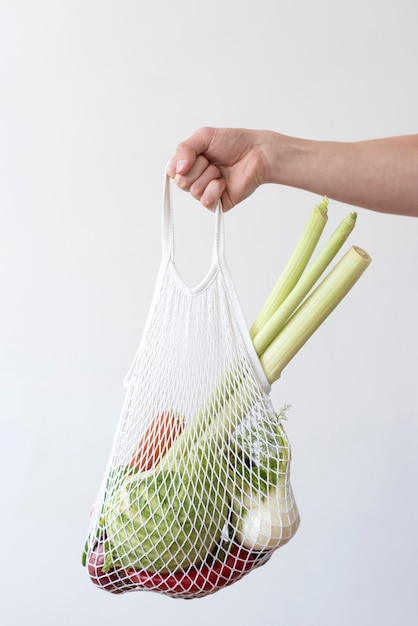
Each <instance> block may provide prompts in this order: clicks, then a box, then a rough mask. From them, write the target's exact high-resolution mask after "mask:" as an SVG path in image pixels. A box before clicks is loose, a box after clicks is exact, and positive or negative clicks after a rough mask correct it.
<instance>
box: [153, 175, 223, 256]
mask: <svg viewBox="0 0 418 626" xmlns="http://www.w3.org/2000/svg"><path fill="white" fill-rule="evenodd" d="M171 184H172V183H171V178H170V177H169V176H168V174H167V172H166V174H165V182H164V196H163V220H162V252H163V258H164V259H166V260H167V261H172V262H174V253H175V241H174V240H175V237H174V219H173V200H172V194H171ZM224 246H225V244H224V227H223V212H222V205H221V202H220V201H219V202H218V204H217V207H216V210H215V236H214V242H213V247H212V256H211V264H212V265H220V264H222V262H223V260H224V253H225V250H224Z"/></svg>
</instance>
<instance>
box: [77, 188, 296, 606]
mask: <svg viewBox="0 0 418 626" xmlns="http://www.w3.org/2000/svg"><path fill="white" fill-rule="evenodd" d="M214 226H215V238H214V239H215V240H214V245H213V254H212V260H211V265H210V268H209V271H208V272H207V274H206V276H205V277H204V278H203V280H202V281H201V282H200V283H199V285H197V286H196V287H194V288H189V287H187V286H186V285H185V284H184V282H183V280H182V279H181V278H180V276H179V274H178V273H177V271H176V266H175V263H174V232H173V220H172V206H171V196H170V181H169V179H168V177H166V181H165V190H164V202H163V255H162V262H161V266H160V271H159V274H158V279H157V284H156V287H155V292H154V296H153V299H152V303H151V308H150V312H149V315H148V319H147V322H146V325H145V329H144V332H143V335H142V338H141V341H140V345H139V348H138V350H137V353H136V356H135V359H134V362H133V364H132V367H131V369H130V372H129V374H128V376H127V379H126V381H125V384H126V388H127V390H126V398H125V402H124V405H123V408H122V412H121V416H120V420H119V424H118V427H117V430H116V434H115V438H114V442H113V447H112V450H111V454H110V458H109V462H108V465H107V468H106V471H105V475H104V479H103V482H102V486H101V488H100V491H99V494H98V496H97V499H96V502H95V505H94V508H93V512H92V515H91V520H90V527H89V532H88V539H87V542H86V546H85V549H84V553H83V561H84V564H85V565H86V566H87V570H88V573H89V575H90V578H91V579H92V581H93V582H94V583H95V584H97V585H98V586H99V587H101V588H103V589H106V590H107V591H110V592H112V593H121V592H124V591H134V590H152V591H156V592H160V593H164V594H167V595H169V596H171V597H178V598H195V597H202V596H205V595H208V594H210V593H213V592H215V591H217V590H219V589H222V588H223V587H225V586H227V585H230V584H232V583H234V582H236V581H238V580H239V579H241V578H242V577H243V576H244V575H246V574H248V573H249V572H251V571H252V570H253V569H254V568H255V567H258V566H259V565H262V564H263V563H265V562H266V561H267V560H268V559H269V558H270V556H271V554H272V552H273V551H274V550H275V549H277V548H278V547H280V546H281V545H283V544H285V543H286V542H287V541H289V539H290V538H291V537H292V536H293V535H294V533H295V532H296V530H297V528H298V525H299V514H298V510H297V507H296V504H295V501H294V497H293V492H292V488H291V485H290V446H289V442H288V439H287V437H286V434H285V431H284V429H283V423H282V417H283V415H282V413H276V412H275V411H274V409H273V407H272V404H271V400H270V397H269V392H270V384H269V382H268V380H267V378H266V376H265V374H264V372H263V369H262V367H261V365H260V363H259V360H258V358H257V355H256V352H255V350H254V347H253V345H252V342H251V339H250V336H249V332H248V330H247V328H246V324H245V321H244V317H243V315H242V312H241V309H240V306H239V304H238V300H237V297H236V293H235V290H234V287H233V283H232V281H231V277H230V273H229V270H228V267H227V264H226V261H225V258H224V239H223V216H222V210H221V207H220V206H218V208H217V210H216V212H215V216H214Z"/></svg>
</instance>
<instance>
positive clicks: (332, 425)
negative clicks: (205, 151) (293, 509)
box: [0, 0, 418, 626]
mask: <svg viewBox="0 0 418 626" xmlns="http://www.w3.org/2000/svg"><path fill="white" fill-rule="evenodd" d="M416 24H417V22H416V2H415V0H396V1H395V0H350V1H349V2H348V1H347V2H339V1H338V0H316V1H315V2H311V0H293V1H292V2H280V1H279V0H258V1H257V2H249V1H247V0H240V2H236V1H235V0H234V1H232V0H212V1H211V2H205V3H203V2H198V1H196V0H193V1H192V0H176V1H175V2H171V1H169V0H166V1H163V0H152V2H145V1H140V0H138V1H136V2H135V1H133V0H131V1H129V0H118V1H116V0H115V1H109V0H103V1H99V0H97V1H93V0H73V1H70V0H67V1H59V0H57V1H52V0H49V1H46V0H38V1H37V2H35V1H33V2H32V1H29V0H28V1H26V2H24V1H20V0H14V1H12V0H9V1H5V0H0V73H1V74H0V215H1V218H0V298H1V301H0V394H1V395H0V411H1V413H0V419H1V432H0V448H1V449H0V463H1V477H0V480H1V496H0V497H1V505H0V511H1V522H0V523H1V527H0V542H1V550H0V555H1V556H0V558H1V570H0V577H1V600H0V621H1V623H2V624H5V625H7V626H14V625H16V626H21V625H23V624H25V625H26V624H28V623H30V624H32V625H33V626H52V625H55V624H60V625H61V626H69V625H72V624H77V625H78V626H87V625H88V626H91V625H92V624H98V625H103V626H111V625H114V624H128V623H129V624H145V623H149V624H153V625H154V626H162V625H165V624H182V626H191V625H192V624H200V626H206V625H212V624H219V626H223V625H229V624H231V623H236V624H241V625H242V626H250V625H251V626H252V625H254V624H257V625H258V624H262V625H266V626H270V625H278V626H281V625H283V626H299V625H300V626H334V625H336V624H338V625H339V626H348V625H351V624H353V623H355V624H357V625H358V626H365V625H370V626H371V625H375V624H379V626H392V625H393V626H394V625H398V624H402V626H412V625H413V624H416V623H417V621H418V599H417V597H418V594H417V591H418V585H417V583H418V572H417V568H418V565H417V563H418V541H417V531H416V529H417V526H418V507H417V479H418V460H417V453H418V443H417V442H418V395H417V382H418V381H417V366H416V362H417V356H418V345H417V331H416V324H417V322H416V320H417V316H418V299H417V264H418V247H417V236H418V220H415V219H413V218H406V217H394V216H385V215H379V214H375V213H371V212H368V211H366V210H363V209H360V210H359V212H358V213H359V216H358V223H357V227H356V230H355V233H354V234H353V236H352V239H351V241H352V243H356V244H358V245H360V246H362V247H364V248H365V249H366V250H368V252H369V253H370V254H371V255H372V257H373V263H372V265H371V267H370V268H369V269H368V271H367V272H366V274H365V275H364V276H363V277H362V279H361V281H360V283H359V284H358V285H356V287H355V288H354V289H353V291H352V292H351V293H350V295H349V296H348V297H347V299H346V300H345V301H344V302H343V303H342V304H341V306H340V307H339V308H338V310H337V311H336V312H335V313H334V314H333V316H332V317H331V318H329V319H328V320H327V321H326V323H325V324H324V325H323V326H322V327H321V329H320V330H319V331H318V332H317V333H316V335H315V337H314V338H312V339H311V340H310V341H309V342H308V344H307V345H306V346H305V347H304V348H303V350H302V351H301V352H300V353H299V354H298V356H297V357H296V358H295V359H294V361H293V362H292V364H290V365H289V366H288V368H287V369H286V370H285V372H284V374H283V376H282V379H281V380H280V381H279V382H277V383H276V384H275V386H274V390H273V401H274V403H275V404H276V405H277V408H279V407H280V406H281V405H282V404H284V403H289V404H291V405H292V409H291V411H290V414H289V422H288V433H289V436H290V438H291V442H292V445H293V474H292V477H293V485H294V490H295V493H296V496H297V500H298V504H299V508H300V511H301V517H302V524H301V527H300V530H299V531H298V533H297V535H296V537H295V538H294V539H293V540H292V541H291V542H290V543H289V544H288V545H287V546H286V547H284V548H283V549H282V550H280V551H278V552H277V553H276V554H275V555H274V557H273V558H272V559H271V561H270V562H269V563H268V564H267V565H266V566H265V567H263V568H261V569H260V570H257V571H256V572H254V573H253V574H251V575H250V576H248V577H247V578H246V579H245V580H243V581H241V582H240V583H238V584H236V585H234V586H233V587H232V588H230V589H227V590H224V591H222V592H220V593H218V594H215V595H214V596H211V597H209V598H206V599H203V600H194V601H183V600H172V599H168V598H165V597H161V596H159V595H156V594H152V593H141V594H140V593H137V594H127V595H123V596H112V595H109V594H106V593H104V592H101V591H99V590H98V589H96V588H95V587H94V586H93V585H92V584H91V583H90V581H89V580H88V577H87V575H86V572H85V570H84V569H83V568H82V567H81V564H80V563H81V561H80V558H81V551H82V546H83V544H84V540H85V534H86V530H87V523H88V511H89V508H90V505H91V503H92V501H93V499H94V497H95V495H96V491H97V489H98V487H99V483H100V480H101V477H102V473H103V471H104V467H105V463H106V461H107V456H108V454H109V452H110V446H111V441H112V437H113V433H114V431H115V428H116V422H117V419H118V416H119V411H120V407H121V405H122V401H123V388H122V380H123V377H124V375H125V374H126V372H127V370H128V368H129V366H130V363H131V359H132V357H133V354H134V352H135V349H136V345H137V343H138V341H139V338H140V335H141V332H142V328H143V324H144V321H145V317H146V315H147V313H148V307H149V303H150V298H151V294H152V290H153V286H154V280H155V276H156V272H157V269H158V264H159V260H160V218H161V211H160V208H161V195H162V177H163V171H164V167H165V164H166V162H167V160H168V159H169V158H170V156H171V155H172V153H173V152H174V149H175V146H176V145H177V143H178V142H179V141H181V140H182V139H184V138H185V137H187V136H188V135H190V134H191V133H192V132H193V131H194V130H195V129H196V128H197V127H199V126H203V125H212V126H244V127H253V128H271V129H274V130H278V131H280V132H283V133H286V134H289V135H296V136H301V137H307V138H311V139H329V140H347V141H355V140H359V139H365V138H373V137H380V136H387V135H396V134H408V133H416V132H417V112H418V81H417V61H418V37H417V29H416ZM325 193H326V190H324V194H325ZM177 194H179V195H177ZM175 198H176V207H178V213H177V217H178V221H177V224H178V232H179V237H180V238H181V237H183V239H180V240H181V241H182V242H183V243H182V244H181V246H180V250H179V263H183V269H184V272H185V273H186V274H187V272H188V271H190V272H191V270H192V269H193V271H195V272H196V278H201V277H202V275H203V274H202V272H204V271H205V270H206V268H207V260H208V259H207V258H206V256H205V254H206V253H205V252H204V251H205V246H204V245H203V243H201V241H203V242H206V235H207V233H209V232H210V234H212V229H211V228H209V226H212V220H211V218H212V215H211V214H210V213H209V212H206V211H204V210H203V209H201V208H200V205H199V204H197V203H196V202H194V203H191V202H190V201H189V199H188V197H187V196H186V194H184V193H182V192H180V191H176V194H175ZM318 200H319V198H318V197H316V196H314V195H312V194H309V193H307V192H300V191H297V190H293V189H289V188H283V187H277V186H276V187H275V186H268V187H265V188H263V189H260V190H258V191H257V193H256V194H254V195H253V196H252V197H251V199H249V200H248V201H246V202H245V203H243V204H242V205H241V206H240V207H238V208H236V209H235V210H233V211H232V212H230V213H228V214H227V215H226V217H225V225H226V251H227V258H228V261H229V265H230V268H231V271H232V274H233V277H234V281H235V284H236V288H237V291H238V294H239V297H240V300H241V304H242V307H243V310H244V314H245V317H246V319H248V323H251V321H252V319H253V318H254V316H255V314H256V312H257V310H258V308H259V307H260V306H261V304H262V302H263V299H264V298H265V297H266V295H267V293H268V292H269V290H270V288H271V286H272V285H273V283H274V281H275V280H276V278H277V276H278V274H279V271H280V270H281V268H282V267H283V265H284V263H285V261H286V260H287V258H288V256H289V254H290V252H291V250H292V248H293V245H294V244H295V242H296V239H297V237H298V235H299V233H300V232H301V229H302V228H303V226H304V224H305V221H306V218H307V216H308V215H309V213H310V211H311V208H312V207H313V206H314V204H316V203H317V202H318ZM350 210H352V209H351V207H348V206H344V205H342V204H340V203H337V202H331V203H330V218H329V225H328V227H327V232H329V233H330V232H331V229H333V227H334V226H335V225H336V224H337V223H338V222H339V221H340V219H342V218H343V217H344V216H345V215H346V214H347V213H348V212H349V211H350ZM189 279H190V280H191V281H193V280H194V279H195V277H194V275H193V276H192V275H191V274H190V277H189Z"/></svg>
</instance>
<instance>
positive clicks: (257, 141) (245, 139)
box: [169, 128, 418, 216]
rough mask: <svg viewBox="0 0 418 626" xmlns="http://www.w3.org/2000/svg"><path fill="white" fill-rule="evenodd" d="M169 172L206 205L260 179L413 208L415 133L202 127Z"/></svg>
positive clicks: (382, 207)
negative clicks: (313, 136) (318, 134)
mask: <svg viewBox="0 0 418 626" xmlns="http://www.w3.org/2000/svg"><path fill="white" fill-rule="evenodd" d="M169 174H170V175H171V176H173V177H175V178H176V182H177V184H178V185H179V186H180V187H181V188H182V189H186V190H188V191H190V192H191V193H192V194H193V195H194V196H195V197H196V198H197V199H199V200H200V201H201V202H202V204H203V205H204V206H206V207H207V208H210V209H213V208H214V207H215V206H216V203H217V201H218V200H219V199H221V200H222V204H223V207H224V209H225V210H229V209H230V208H232V207H233V206H235V205H236V204H238V203H239V202H241V201H242V200H243V199H244V198H246V197H248V196H249V195H250V194H251V193H253V192H254V191H255V189H256V188H257V187H258V186H259V185H261V184H263V183H277V184H282V185H287V186H291V187H296V188H299V189H305V190H307V191H311V192H313V193H317V194H320V195H326V196H328V197H330V198H333V199H335V200H339V201H341V202H345V203H347V204H352V205H355V206H359V207H363V208H366V209H370V210H373V211H379V212H384V213H394V214H399V215H411V216H412V215H414V216H418V134H417V135H406V136H401V137H388V138H385V139H375V140H367V141H360V142H353V143H349V142H326V141H311V140H306V139H298V138H294V137H289V136H286V135H281V134H279V133H274V132H271V131H256V130H246V129H213V128H202V129H200V130H198V131H196V133H194V135H192V137H190V139H188V140H186V141H184V142H182V143H181V144H180V145H179V146H178V148H177V151H176V155H175V156H174V157H173V159H172V161H171V165H170V168H169Z"/></svg>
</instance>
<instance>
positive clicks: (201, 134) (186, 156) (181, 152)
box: [167, 128, 215, 178]
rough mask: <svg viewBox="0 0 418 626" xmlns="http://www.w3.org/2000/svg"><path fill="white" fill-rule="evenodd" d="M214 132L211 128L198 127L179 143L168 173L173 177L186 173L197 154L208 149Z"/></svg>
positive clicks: (201, 153)
mask: <svg viewBox="0 0 418 626" xmlns="http://www.w3.org/2000/svg"><path fill="white" fill-rule="evenodd" d="M214 132H215V130H214V129H213V128H199V130H197V131H196V132H195V133H193V135H192V136H191V137H190V138H189V139H186V141H183V142H182V143H180V144H179V145H178V146H177V149H176V154H175V156H174V157H173V158H172V159H171V161H170V163H169V166H168V168H167V173H168V175H169V176H171V178H174V177H175V175H176V174H179V175H185V174H187V173H188V172H189V170H190V169H191V168H192V167H193V165H194V163H195V161H196V159H197V158H198V156H199V155H203V154H204V153H205V152H206V150H207V149H208V147H209V144H210V142H211V140H212V137H213V135H214Z"/></svg>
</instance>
